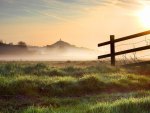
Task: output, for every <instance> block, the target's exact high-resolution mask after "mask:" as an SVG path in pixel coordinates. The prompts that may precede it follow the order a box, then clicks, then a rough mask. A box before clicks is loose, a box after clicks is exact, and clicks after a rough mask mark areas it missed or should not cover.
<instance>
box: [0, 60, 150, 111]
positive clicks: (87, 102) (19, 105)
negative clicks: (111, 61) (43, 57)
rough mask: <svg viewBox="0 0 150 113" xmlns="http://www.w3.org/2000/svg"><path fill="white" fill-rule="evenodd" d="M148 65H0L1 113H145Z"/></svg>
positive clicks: (149, 92)
mask: <svg viewBox="0 0 150 113" xmlns="http://www.w3.org/2000/svg"><path fill="white" fill-rule="evenodd" d="M149 69H150V64H146V65H142V66H130V67H111V66H109V65H105V64H102V63H101V62H98V61H87V62H71V61H67V62H0V113H150V70H149Z"/></svg>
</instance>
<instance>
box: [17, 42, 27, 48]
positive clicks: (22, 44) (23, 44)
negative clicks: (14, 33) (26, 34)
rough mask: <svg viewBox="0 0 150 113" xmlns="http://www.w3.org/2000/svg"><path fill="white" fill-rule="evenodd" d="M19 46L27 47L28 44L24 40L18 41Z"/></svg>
mask: <svg viewBox="0 0 150 113" xmlns="http://www.w3.org/2000/svg"><path fill="white" fill-rule="evenodd" d="M18 46H19V47H27V44H26V43H25V42H23V41H20V42H18Z"/></svg>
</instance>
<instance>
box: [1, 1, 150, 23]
mask: <svg viewBox="0 0 150 113" xmlns="http://www.w3.org/2000/svg"><path fill="white" fill-rule="evenodd" d="M145 4H150V1H149V0H142V1H141V0H132V1H131V0H0V18H7V19H8V18H10V17H14V18H18V17H26V18H33V17H43V18H45V17H47V18H49V19H51V20H53V19H56V20H58V21H64V20H67V19H69V18H75V17H79V16H81V15H84V14H86V13H87V12H86V11H87V10H86V9H88V10H90V8H93V7H101V6H106V7H108V6H109V5H114V6H119V7H123V8H132V9H133V8H138V7H142V6H143V5H145Z"/></svg>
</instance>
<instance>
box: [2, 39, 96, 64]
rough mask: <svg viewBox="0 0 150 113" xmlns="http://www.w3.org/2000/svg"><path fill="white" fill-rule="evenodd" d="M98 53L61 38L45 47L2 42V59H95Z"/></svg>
mask: <svg viewBox="0 0 150 113" xmlns="http://www.w3.org/2000/svg"><path fill="white" fill-rule="evenodd" d="M21 44H22V43H21ZM96 53H97V51H94V50H91V49H88V48H84V47H77V46H75V45H72V44H70V43H68V42H65V41H63V40H61V39H60V40H59V41H57V42H55V43H54V44H51V45H47V46H44V47H38V46H27V45H26V46H24V45H12V44H11V45H10V44H0V60H7V59H8V58H9V59H11V60H16V59H17V60H18V59H19V60H20V59H21V60H55V61H58V60H61V61H64V60H83V59H84V60H95V59H96V58H97V54H96Z"/></svg>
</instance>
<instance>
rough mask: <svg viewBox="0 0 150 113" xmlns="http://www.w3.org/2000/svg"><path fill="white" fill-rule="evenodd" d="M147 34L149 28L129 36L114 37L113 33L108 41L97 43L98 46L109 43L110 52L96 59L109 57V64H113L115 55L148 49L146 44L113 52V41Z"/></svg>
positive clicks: (149, 47) (149, 46)
mask: <svg viewBox="0 0 150 113" xmlns="http://www.w3.org/2000/svg"><path fill="white" fill-rule="evenodd" d="M148 34H150V30H148V31H145V32H141V33H137V34H133V35H130V36H126V37H122V38H118V39H115V36H114V35H110V41H107V42H103V43H99V44H98V47H101V46H105V45H108V44H110V54H105V55H101V56H98V59H102V58H107V57H111V65H112V66H115V62H116V60H115V56H117V55H122V54H126V53H131V52H136V51H142V50H146V49H150V45H147V46H142V47H138V48H133V49H128V50H124V51H119V52H115V43H117V42H121V41H125V40H129V39H133V38H137V37H140V36H144V35H148Z"/></svg>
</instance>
